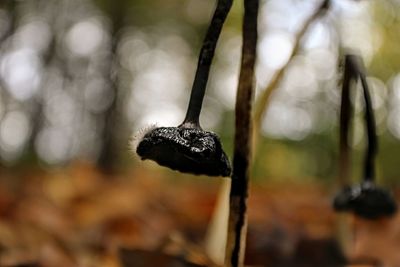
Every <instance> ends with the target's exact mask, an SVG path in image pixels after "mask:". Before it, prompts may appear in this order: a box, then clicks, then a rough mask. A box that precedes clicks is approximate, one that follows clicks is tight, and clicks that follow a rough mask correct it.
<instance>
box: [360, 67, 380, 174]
mask: <svg viewBox="0 0 400 267" xmlns="http://www.w3.org/2000/svg"><path fill="white" fill-rule="evenodd" d="M359 64H362V62H361V61H359ZM358 69H359V75H360V79H361V85H362V88H363V92H364V101H365V122H366V129H367V135H368V147H367V152H366V154H365V159H364V180H366V181H367V180H368V181H373V180H374V179H375V165H374V160H375V156H376V154H377V152H378V142H377V136H376V125H375V116H374V111H373V108H372V102H371V96H370V94H369V88H368V83H367V79H366V77H365V71H364V66H362V65H361V66H360V65H358Z"/></svg>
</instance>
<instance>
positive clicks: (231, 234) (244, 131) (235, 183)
mask: <svg viewBox="0 0 400 267" xmlns="http://www.w3.org/2000/svg"><path fill="white" fill-rule="evenodd" d="M258 7H259V1H258V0H244V10H245V11H244V20H243V46H242V59H241V67H240V77H239V85H238V91H237V96H236V108H235V118H236V119H235V144H234V156H233V173H232V184H231V191H230V198H229V205H230V206H229V207H230V210H229V220H228V240H227V244H226V250H225V253H226V254H225V266H229V267H237V266H243V262H244V251H245V243H246V232H247V214H246V211H247V196H248V188H249V176H250V166H251V164H250V163H251V159H250V158H251V150H252V149H251V136H252V135H251V134H252V120H251V112H252V98H253V91H254V90H253V89H254V65H255V61H256V47H257V16H258Z"/></svg>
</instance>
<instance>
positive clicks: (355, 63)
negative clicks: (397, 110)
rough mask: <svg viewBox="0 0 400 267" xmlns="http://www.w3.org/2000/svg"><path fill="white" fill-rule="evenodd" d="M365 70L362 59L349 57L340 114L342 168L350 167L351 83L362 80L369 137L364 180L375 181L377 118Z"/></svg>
mask: <svg viewBox="0 0 400 267" xmlns="http://www.w3.org/2000/svg"><path fill="white" fill-rule="evenodd" d="M365 76H366V75H365V70H364V66H363V63H362V60H361V58H360V57H358V56H355V55H347V56H346V63H345V74H344V81H343V89H342V103H341V114H340V126H341V129H340V154H341V157H343V158H341V164H343V165H342V168H344V167H343V166H344V165H346V166H347V165H348V150H349V145H348V132H349V121H350V116H351V113H352V112H351V106H350V93H349V91H350V90H349V88H350V81H351V79H357V78H360V80H361V85H362V88H363V96H364V103H365V115H364V118H365V124H366V130H367V137H368V145H367V150H366V153H365V158H364V180H366V181H373V180H374V179H375V168H374V167H375V166H374V160H375V156H376V154H377V150H378V149H377V136H376V127H375V117H374V112H373V108H372V102H371V96H370V94H369V88H368V83H367V80H366V77H365Z"/></svg>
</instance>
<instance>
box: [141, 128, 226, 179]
mask: <svg viewBox="0 0 400 267" xmlns="http://www.w3.org/2000/svg"><path fill="white" fill-rule="evenodd" d="M136 152H137V154H138V155H139V156H140V157H141V159H142V160H145V159H150V160H153V161H155V162H157V163H158V164H159V165H162V166H165V167H169V168H171V169H173V170H177V171H181V172H186V173H192V174H198V175H201V174H203V175H208V176H229V175H230V173H231V166H230V164H229V160H228V157H227V156H226V154H225V152H224V151H223V150H222V146H221V142H220V140H219V138H218V136H217V135H216V134H214V133H212V132H208V131H203V130H201V129H199V128H185V127H159V128H155V129H153V130H151V131H150V132H148V133H147V134H146V135H145V136H144V137H143V138H142V140H141V141H140V142H139V144H138V146H137V148H136Z"/></svg>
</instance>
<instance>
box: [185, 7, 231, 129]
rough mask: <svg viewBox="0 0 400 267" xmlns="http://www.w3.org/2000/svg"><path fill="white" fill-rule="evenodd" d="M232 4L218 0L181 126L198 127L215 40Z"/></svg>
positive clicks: (215, 44)
mask: <svg viewBox="0 0 400 267" xmlns="http://www.w3.org/2000/svg"><path fill="white" fill-rule="evenodd" d="M231 6H232V0H218V2H217V7H216V8H215V12H214V15H213V17H212V20H211V24H210V26H209V28H208V31H207V34H206V37H205V39H204V41H203V46H202V48H201V51H200V55H199V61H198V63H197V70H196V75H195V78H194V81H193V86H192V92H191V95H190V100H189V105H188V109H187V112H186V117H185V120H184V121H183V123H182V124H181V126H182V127H200V123H199V117H200V111H201V106H202V104H203V98H204V94H205V91H206V86H207V81H208V75H209V73H210V67H211V63H212V59H213V57H214V53H215V48H216V46H217V41H218V38H219V35H220V33H221V30H222V26H223V24H224V22H225V19H226V17H227V15H228V13H229V10H230V9H231Z"/></svg>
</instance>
